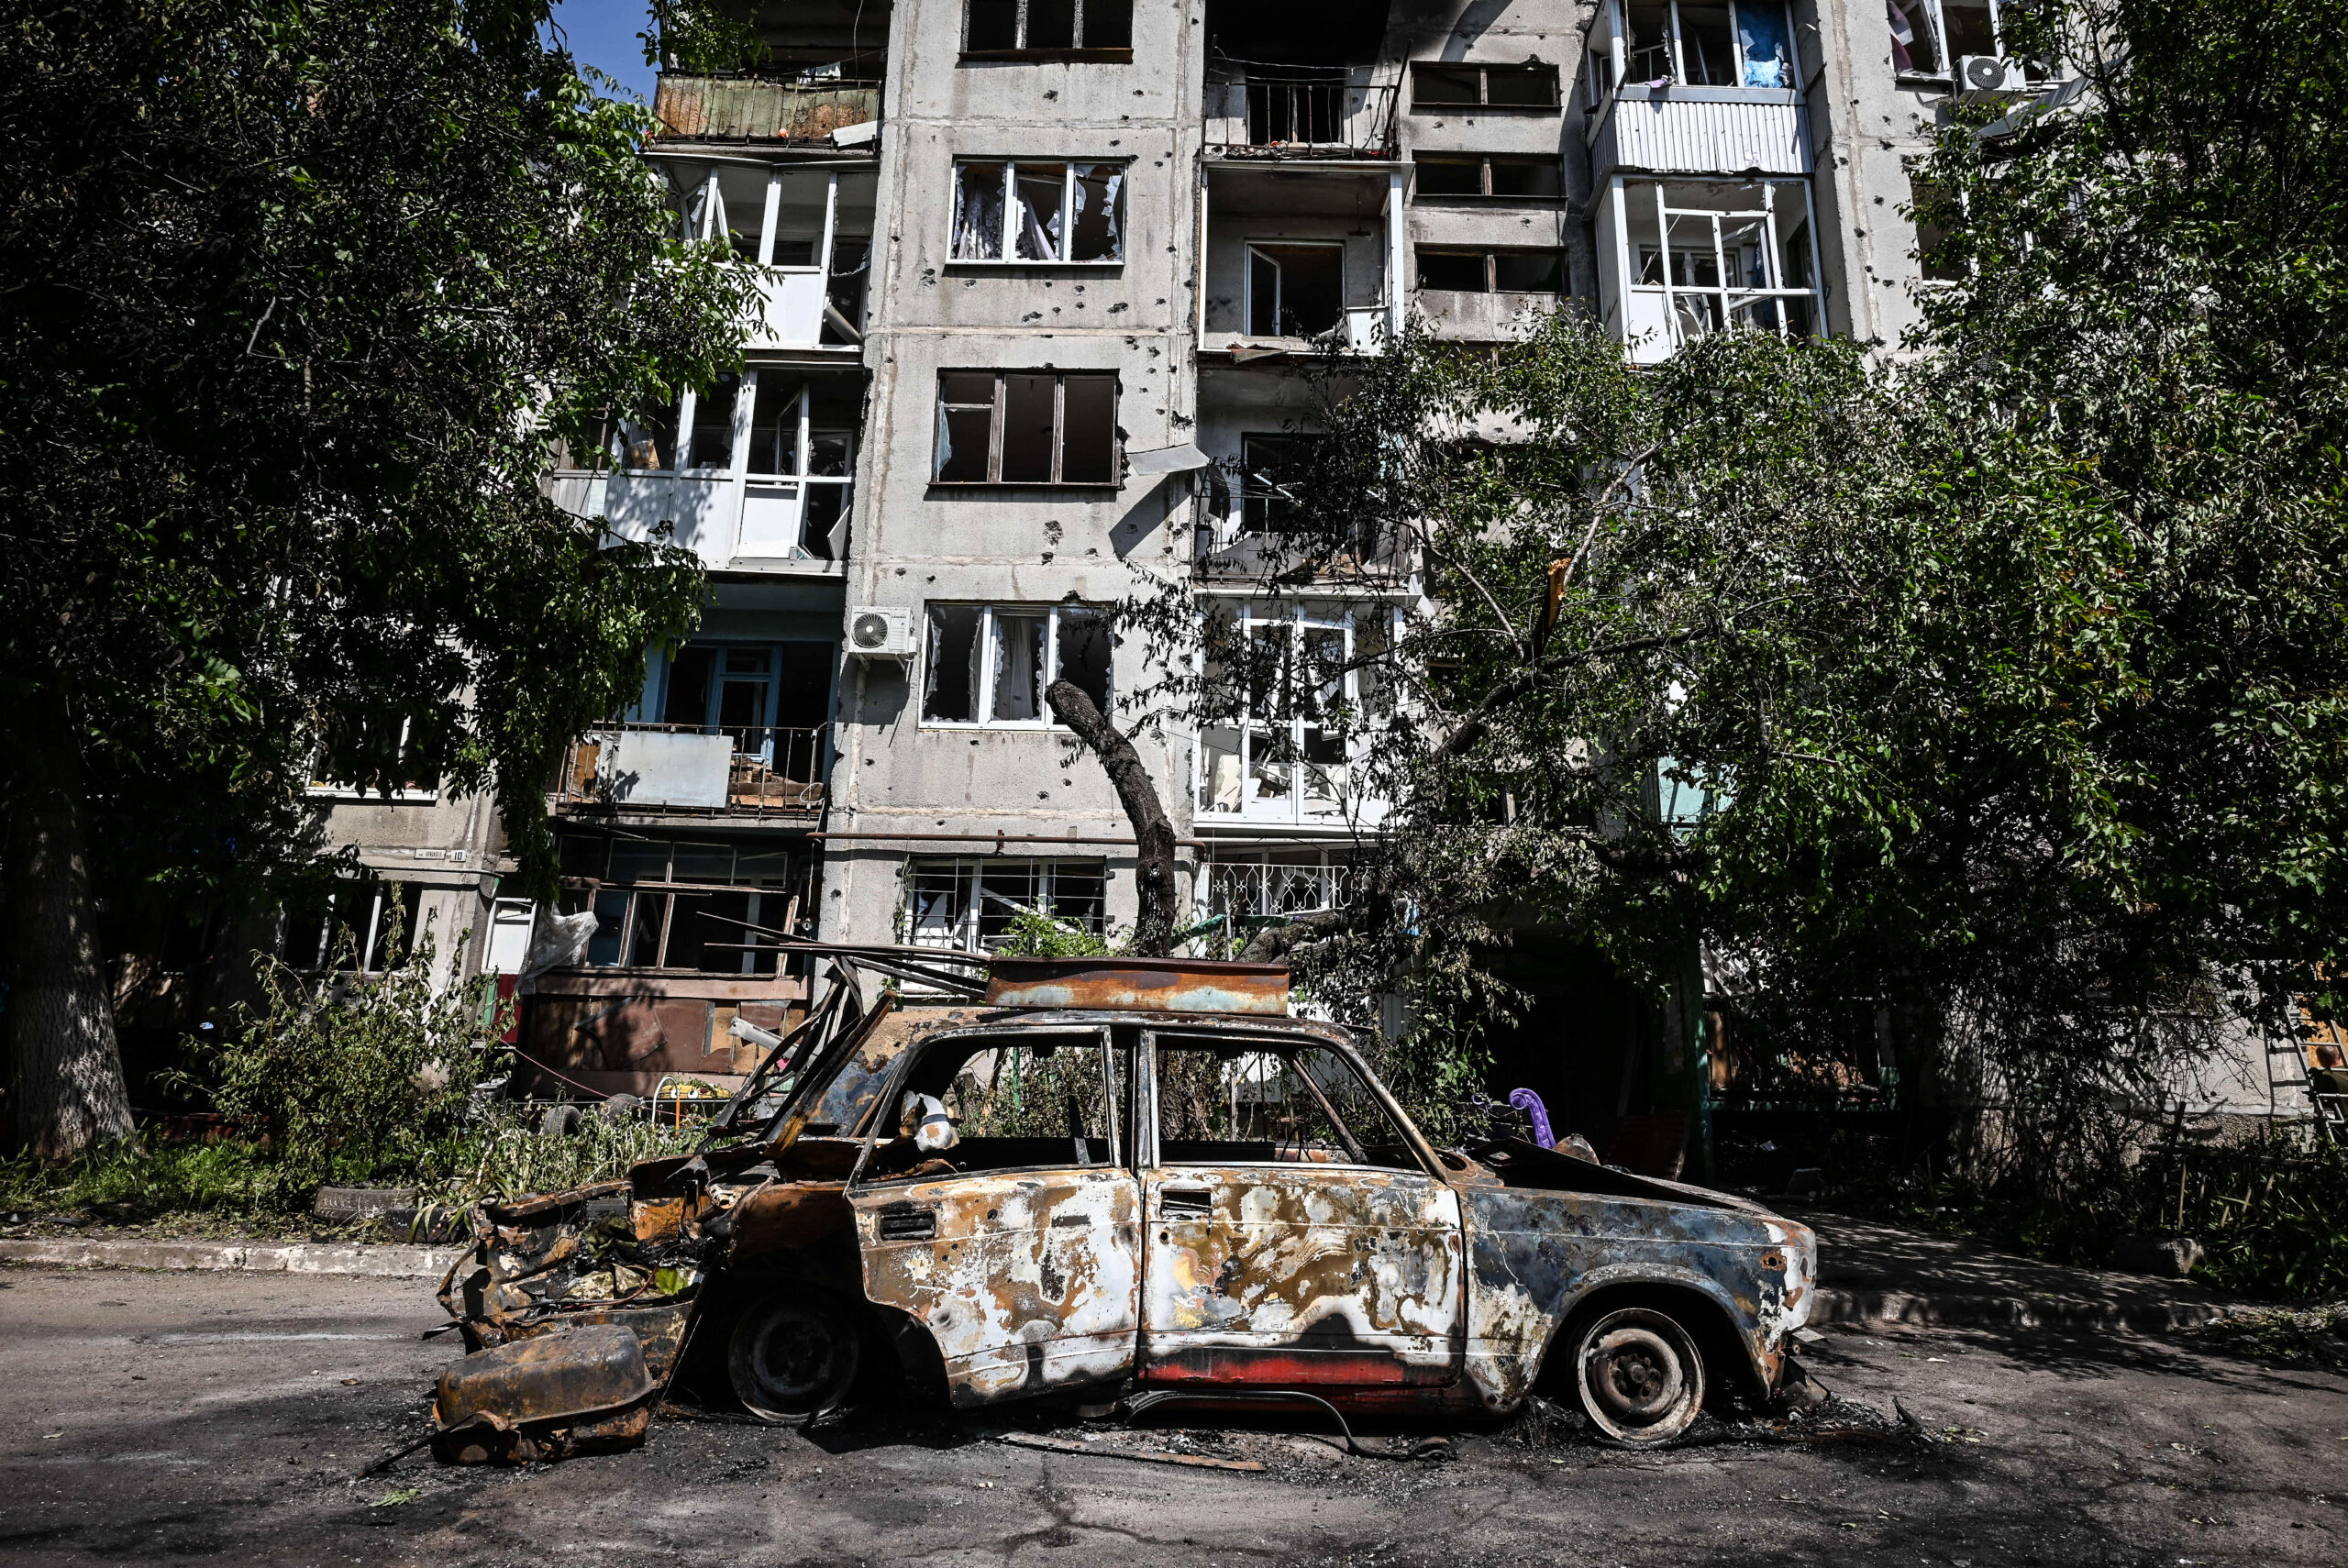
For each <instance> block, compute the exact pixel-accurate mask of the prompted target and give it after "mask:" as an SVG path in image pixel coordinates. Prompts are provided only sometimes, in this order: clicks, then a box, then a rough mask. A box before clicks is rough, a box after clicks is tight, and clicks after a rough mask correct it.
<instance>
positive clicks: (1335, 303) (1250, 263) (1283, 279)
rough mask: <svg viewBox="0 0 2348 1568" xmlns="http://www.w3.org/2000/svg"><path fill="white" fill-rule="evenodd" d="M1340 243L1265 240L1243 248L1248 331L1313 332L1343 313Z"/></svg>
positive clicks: (1337, 321)
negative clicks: (1245, 270) (1322, 243)
mask: <svg viewBox="0 0 2348 1568" xmlns="http://www.w3.org/2000/svg"><path fill="white" fill-rule="evenodd" d="M1345 262H1346V251H1345V247H1344V246H1342V245H1335V244H1328V245H1318V244H1290V243H1273V242H1267V243H1263V244H1251V245H1249V246H1248V247H1247V331H1248V333H1249V334H1250V335H1251V336H1257V337H1319V336H1320V335H1321V334H1322V333H1324V332H1334V331H1335V330H1336V329H1337V327H1338V326H1340V325H1341V324H1342V323H1343V322H1344V321H1345V318H1346V283H1345V279H1346V266H1345Z"/></svg>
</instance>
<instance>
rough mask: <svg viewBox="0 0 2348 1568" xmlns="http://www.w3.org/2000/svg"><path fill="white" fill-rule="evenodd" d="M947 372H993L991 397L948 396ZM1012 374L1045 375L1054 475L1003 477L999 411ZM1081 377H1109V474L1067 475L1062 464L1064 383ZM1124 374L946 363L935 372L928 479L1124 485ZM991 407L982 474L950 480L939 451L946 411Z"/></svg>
mask: <svg viewBox="0 0 2348 1568" xmlns="http://www.w3.org/2000/svg"><path fill="white" fill-rule="evenodd" d="M948 376H991V377H993V378H994V401H993V403H991V404H987V403H947V401H946V379H947V377H948ZM1013 376H1049V377H1051V378H1052V380H1053V389H1052V433H1053V439H1052V477H1051V478H1050V479H1047V480H1007V479H1004V478H1003V477H1002V447H1003V412H1004V407H1005V404H1006V403H1007V402H1008V400H1009V397H1010V386H1011V378H1012V377H1013ZM1070 379H1075V380H1079V381H1083V380H1095V381H1107V382H1108V383H1109V477H1108V478H1107V479H1101V480H1066V479H1062V478H1060V477H1059V476H1060V470H1061V469H1062V468H1063V467H1064V466H1065V460H1066V458H1067V457H1068V383H1069V380H1070ZM1123 396H1124V378H1123V377H1122V376H1121V375H1120V374H1119V373H1118V372H1117V371H1115V370H1056V369H1053V368H1051V367H1048V366H1047V367H1043V368H1037V369H1030V368H1025V367H1019V368H1013V369H1007V370H997V369H993V368H975V369H973V368H947V369H941V370H939V371H938V372H937V395H936V410H937V414H936V423H935V424H934V425H932V427H931V430H930V442H931V449H930V463H929V482H930V483H931V484H933V485H936V486H937V487H938V488H940V489H944V490H957V491H968V490H1003V489H1012V490H1039V489H1045V488H1049V489H1053V490H1119V489H1122V488H1124V466H1125V443H1124V436H1122V435H1120V434H1119V430H1118V425H1117V404H1118V400H1119V399H1120V398H1122V397H1123ZM976 408H991V410H992V414H991V418H990V420H989V422H988V425H987V473H986V477H985V478H984V479H962V480H950V479H947V478H944V477H943V476H942V475H941V474H940V473H939V469H941V468H943V467H944V462H943V459H942V458H941V457H940V453H941V452H942V451H943V450H944V449H945V448H946V447H947V431H946V415H947V410H949V409H963V410H969V409H976Z"/></svg>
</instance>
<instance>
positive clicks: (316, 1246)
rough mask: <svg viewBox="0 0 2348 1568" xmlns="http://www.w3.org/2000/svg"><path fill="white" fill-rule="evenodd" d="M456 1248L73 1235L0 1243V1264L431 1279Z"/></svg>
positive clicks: (445, 1265) (451, 1258) (444, 1267)
mask: <svg viewBox="0 0 2348 1568" xmlns="http://www.w3.org/2000/svg"><path fill="white" fill-rule="evenodd" d="M464 1250H465V1249H464V1248H462V1247H416V1246H398V1245H393V1244H388V1243H381V1242H378V1243H368V1242H289V1243H286V1244H284V1245H276V1246H273V1245H271V1244H269V1243H267V1242H129V1241H107V1240H104V1239H91V1240H83V1239H81V1238H78V1237H54V1238H50V1237H44V1238H39V1239H32V1240H25V1241H0V1263H14V1264H50V1266H52V1267H59V1268H143V1269H201V1270H206V1271H237V1272H244V1273H251V1274H343V1275H367V1276H371V1277H374V1278H382V1279H437V1278H439V1277H440V1276H441V1275H443V1274H446V1273H447V1272H448V1270H449V1264H451V1263H453V1262H454V1261H455V1260H456V1258H457V1256H458V1254H459V1253H461V1252H463V1251H464Z"/></svg>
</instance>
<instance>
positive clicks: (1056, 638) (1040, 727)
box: [914, 599, 1117, 734]
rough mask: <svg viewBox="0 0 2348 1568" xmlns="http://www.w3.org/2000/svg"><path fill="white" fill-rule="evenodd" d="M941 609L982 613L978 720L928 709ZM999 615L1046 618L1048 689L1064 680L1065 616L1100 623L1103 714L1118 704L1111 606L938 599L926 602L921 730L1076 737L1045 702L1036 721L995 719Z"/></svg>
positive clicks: (918, 697) (918, 690)
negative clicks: (934, 627)
mask: <svg viewBox="0 0 2348 1568" xmlns="http://www.w3.org/2000/svg"><path fill="white" fill-rule="evenodd" d="M938 610H975V611H977V612H978V613H979V629H978V632H977V638H978V646H979V647H980V649H981V650H983V651H982V657H980V659H979V677H980V678H979V680H978V682H977V684H976V685H975V686H974V687H973V688H972V689H971V691H970V712H973V713H976V714H979V715H980V717H978V718H973V719H933V718H931V717H930V716H929V715H928V713H927V712H925V711H924V710H925V709H926V707H927V706H928V699H929V678H930V661H931V659H932V658H933V657H935V656H934V655H933V654H932V653H931V651H930V643H931V640H932V639H931V637H930V635H929V633H930V626H931V624H932V622H931V615H932V613H933V612H936V611H938ZM998 611H1003V612H1008V613H1011V614H1013V615H1014V616H1018V617H1021V618H1029V617H1033V616H1036V615H1041V616H1042V617H1044V666H1043V667H1044V668H1045V669H1046V670H1047V671H1049V672H1050V678H1049V679H1047V681H1046V682H1045V684H1046V685H1048V684H1050V681H1051V680H1057V679H1059V668H1060V662H1059V661H1060V622H1061V620H1062V619H1063V618H1064V617H1065V618H1070V619H1073V618H1075V617H1077V616H1090V617H1091V618H1093V619H1095V620H1097V621H1099V622H1100V623H1101V624H1102V627H1103V629H1105V630H1106V631H1107V632H1108V634H1109V693H1108V696H1109V701H1108V702H1104V703H1102V712H1104V713H1105V712H1109V711H1110V707H1111V705H1112V704H1113V703H1114V702H1115V701H1116V700H1117V629H1116V626H1115V624H1113V622H1112V621H1111V620H1110V618H1109V610H1108V607H1107V606H1106V605H1099V604H1085V603H1070V602H1068V601H1066V600H1056V601H1052V602H1047V603H1037V602H1033V601H1029V602H1019V601H1015V600H997V601H983V602H982V601H973V600H967V599H932V600H927V601H925V602H924V603H923V604H922V652H921V679H920V680H919V682H918V683H917V684H916V686H915V688H914V701H915V704H916V706H915V708H914V713H915V715H916V717H915V723H917V724H918V725H919V726H920V727H921V728H923V729H925V730H1026V731H1036V732H1046V731H1054V732H1058V733H1059V734H1070V733H1071V732H1070V731H1069V727H1068V726H1067V725H1066V724H1063V723H1060V722H1059V721H1058V720H1057V719H1055V718H1053V717H1052V716H1051V709H1050V707H1049V706H1048V705H1047V704H1040V703H1039V706H1041V707H1042V709H1043V711H1042V712H1040V713H1038V714H1037V715H1036V717H1035V718H1032V719H998V718H996V717H994V716H993V715H994V667H995V659H994V649H995V637H996V631H995V625H996V619H995V618H996V612H998ZM1039 690H1040V689H1039Z"/></svg>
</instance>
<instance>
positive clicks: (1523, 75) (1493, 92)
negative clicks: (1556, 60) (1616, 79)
mask: <svg viewBox="0 0 2348 1568" xmlns="http://www.w3.org/2000/svg"><path fill="white" fill-rule="evenodd" d="M1411 106H1412V108H1413V109H1453V108H1460V109H1465V108H1478V107H1481V108H1492V109H1554V108H1556V106H1557V68H1556V66H1554V65H1543V64H1541V63H1540V62H1538V61H1532V62H1529V63H1527V64H1523V65H1431V64H1416V65H1413V66H1412V67H1411Z"/></svg>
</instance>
